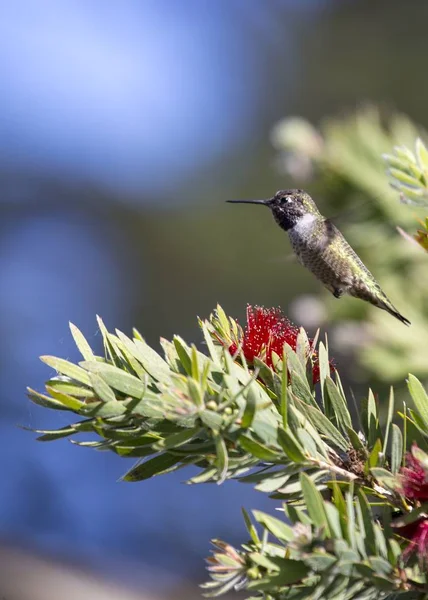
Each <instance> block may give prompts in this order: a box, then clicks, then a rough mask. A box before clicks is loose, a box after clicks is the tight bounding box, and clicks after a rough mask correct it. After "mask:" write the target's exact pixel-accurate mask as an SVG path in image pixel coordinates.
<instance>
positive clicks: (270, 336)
mask: <svg viewBox="0 0 428 600" xmlns="http://www.w3.org/2000/svg"><path fill="white" fill-rule="evenodd" d="M298 335H299V328H298V327H296V325H293V324H292V323H291V321H289V319H287V317H285V316H284V315H283V314H282V312H281V310H280V309H279V308H264V307H262V306H250V305H248V306H247V326H246V328H245V331H244V335H243V338H242V340H241V343H240V346H239V347H238V346H237V344H236V343H232V344H231V345H230V346H229V352H230V353H231V354H232V355H235V354H236V352H237V351H238V348H241V349H242V352H243V354H244V356H245V358H246V359H247V361H248V362H252V361H253V360H254V358H256V357H257V358H260V359H261V360H263V361H264V362H265V363H266V364H267V365H268V366H269V367H273V360H272V354H273V352H275V353H276V354H277V355H278V356H280V357H282V352H283V347H284V342H287V344H288V345H289V346H290V347H291V348H292V349H293V350H295V349H296V344H297V336H298ZM309 341H310V342H312V340H309ZM312 361H313V370H312V376H313V382H314V383H317V382H318V381H319V379H320V370H319V364H318V359H317V355H316V352H314V353H313V354H312Z"/></svg>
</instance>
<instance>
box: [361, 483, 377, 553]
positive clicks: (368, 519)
mask: <svg viewBox="0 0 428 600" xmlns="http://www.w3.org/2000/svg"><path fill="white" fill-rule="evenodd" d="M357 496H358V504H357V507H358V508H359V511H360V515H361V518H362V523H360V530H361V531H362V532H364V538H365V545H366V547H367V550H368V553H369V554H374V553H375V550H376V547H375V532H374V527H373V514H372V511H371V510H370V505H369V503H368V501H367V497H366V495H365V494H364V493H363V492H362V491H361V490H358V493H357Z"/></svg>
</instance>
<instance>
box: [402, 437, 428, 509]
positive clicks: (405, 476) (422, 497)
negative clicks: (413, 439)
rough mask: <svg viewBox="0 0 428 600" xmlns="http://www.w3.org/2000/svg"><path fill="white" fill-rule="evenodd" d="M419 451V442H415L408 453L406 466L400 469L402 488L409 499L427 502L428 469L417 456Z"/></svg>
mask: <svg viewBox="0 0 428 600" xmlns="http://www.w3.org/2000/svg"><path fill="white" fill-rule="evenodd" d="M418 451H419V448H418V446H417V444H413V446H412V449H411V452H408V453H407V456H406V466H405V467H402V468H401V470H400V475H401V490H402V493H403V494H404V496H405V497H406V498H408V499H409V500H418V501H419V502H425V501H426V500H428V470H427V468H426V466H425V465H424V464H423V463H422V461H421V460H420V459H419V458H418V457H417V455H416V454H417V452H418Z"/></svg>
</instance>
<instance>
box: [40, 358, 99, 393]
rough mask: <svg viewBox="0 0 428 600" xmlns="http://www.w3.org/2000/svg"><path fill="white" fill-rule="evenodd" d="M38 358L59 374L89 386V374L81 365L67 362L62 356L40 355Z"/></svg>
mask: <svg viewBox="0 0 428 600" xmlns="http://www.w3.org/2000/svg"><path fill="white" fill-rule="evenodd" d="M40 360H41V361H42V362H44V363H45V364H46V365H48V366H49V367H52V369H55V371H58V373H61V375H66V376H67V377H70V378H71V379H74V380H75V381H79V382H80V383H83V384H84V385H87V386H89V387H90V385H91V382H90V379H89V375H88V374H87V373H86V371H84V370H83V369H82V368H81V367H79V366H77V365H73V363H71V362H68V360H64V359H63V358H56V357H55V356H41V357H40Z"/></svg>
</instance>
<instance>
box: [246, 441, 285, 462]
mask: <svg viewBox="0 0 428 600" xmlns="http://www.w3.org/2000/svg"><path fill="white" fill-rule="evenodd" d="M239 444H240V446H241V447H242V448H243V450H245V452H249V453H250V454H251V455H252V456H255V457H256V458H260V460H266V461H268V462H277V461H278V460H279V458H280V454H279V452H278V451H275V450H271V449H270V448H268V447H267V446H265V445H264V444H261V443H260V442H256V440H253V439H251V438H250V437H248V436H246V435H240V436H239Z"/></svg>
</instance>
